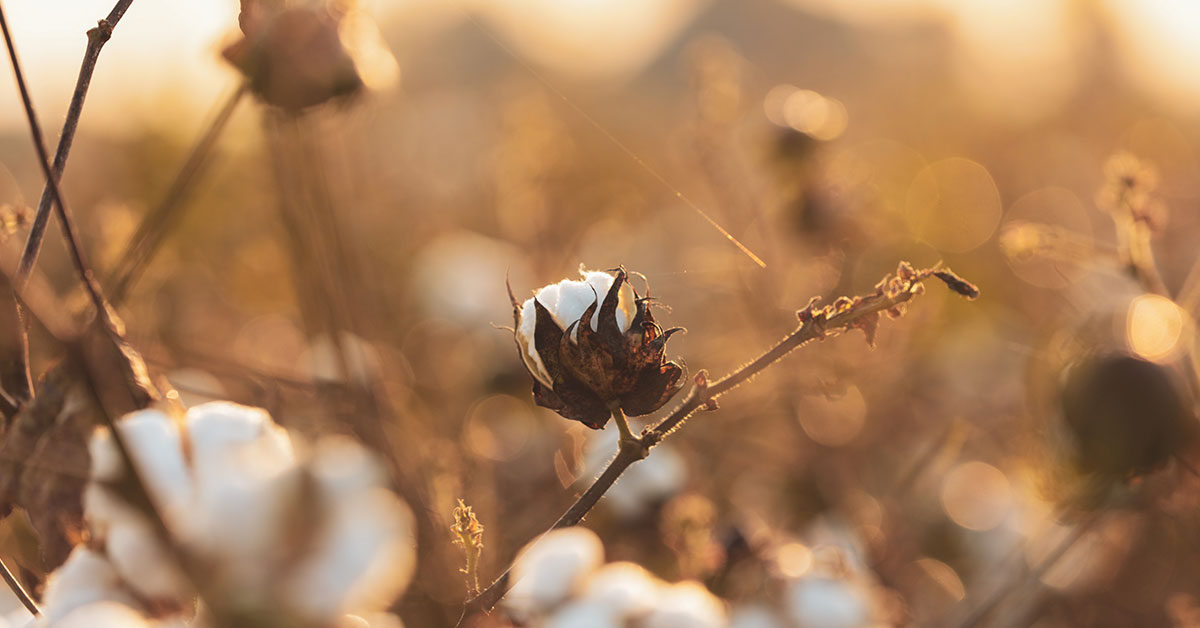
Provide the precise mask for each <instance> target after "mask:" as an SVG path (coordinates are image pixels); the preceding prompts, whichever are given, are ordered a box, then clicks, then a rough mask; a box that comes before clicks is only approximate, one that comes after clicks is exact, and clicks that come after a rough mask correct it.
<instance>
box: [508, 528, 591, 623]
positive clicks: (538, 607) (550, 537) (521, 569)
mask: <svg viewBox="0 0 1200 628" xmlns="http://www.w3.org/2000/svg"><path fill="white" fill-rule="evenodd" d="M603 561H604V546H603V544H601V542H600V537H598V536H596V533H594V532H592V531H591V530H588V529H586V528H580V527H577V526H576V527H571V528H563V529H561V530H552V531H550V532H548V533H546V534H545V535H544V536H542V537H541V538H539V539H537V540H535V541H533V542H532V543H530V544H529V545H526V546H525V548H524V549H522V550H521V553H520V554H519V555H518V556H517V560H516V563H515V564H514V566H513V587H512V590H510V591H509V593H508V596H507V597H506V598H505V605H506V607H507V608H508V609H509V610H512V611H514V612H515V613H517V614H519V615H521V616H528V615H532V614H535V613H539V612H543V611H545V610H548V609H550V608H552V607H554V606H555V605H557V604H558V603H559V602H561V601H562V600H563V599H564V598H566V597H567V596H568V595H569V594H570V593H571V592H572V591H574V590H575V589H576V588H577V587H578V586H579V585H580V583H581V582H582V581H583V579H584V578H585V577H587V575H588V574H589V573H591V572H592V571H593V570H594V569H596V567H598V566H599V565H600V564H601V563H602V562H603Z"/></svg>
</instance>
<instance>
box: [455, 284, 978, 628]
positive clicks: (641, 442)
mask: <svg viewBox="0 0 1200 628" xmlns="http://www.w3.org/2000/svg"><path fill="white" fill-rule="evenodd" d="M931 276H936V277H937V278H938V279H941V280H942V281H944V282H945V283H946V284H947V285H948V286H950V288H951V289H952V290H954V291H955V292H959V293H960V294H963V295H965V296H968V297H970V298H974V297H976V296H978V294H979V292H978V290H977V289H976V288H975V287H974V286H972V285H970V284H969V283H967V282H965V281H963V280H962V279H960V278H959V277H958V276H956V275H954V274H953V273H951V272H950V271H948V270H945V269H942V268H939V267H934V268H930V269H926V270H921V271H915V270H913V269H912V268H911V267H910V266H908V265H907V264H904V263H902V264H901V265H900V269H899V270H898V271H897V276H896V277H895V278H893V277H891V276H889V277H885V278H884V280H883V281H881V282H879V284H878V285H877V286H876V290H875V293H874V294H870V295H866V296H862V297H857V298H855V299H839V300H838V301H835V302H834V303H833V305H831V306H828V307H826V308H821V309H814V307H815V305H816V301H817V300H816V299H813V301H811V302H810V303H809V304H808V306H807V307H805V308H804V309H803V310H801V311H800V312H799V316H800V320H801V323H800V326H799V327H798V328H796V330H795V331H793V332H792V333H791V334H788V335H787V336H786V337H784V338H783V340H781V341H780V342H779V343H778V344H776V345H775V346H774V347H772V348H771V349H769V350H768V351H767V352H766V353H763V354H762V355H760V356H759V357H758V358H755V359H754V360H753V361H751V362H750V363H748V364H746V365H745V366H743V367H741V368H739V369H738V370H736V371H734V372H732V373H730V374H729V375H726V376H725V377H723V378H721V379H719V380H717V381H715V382H711V383H710V382H709V381H708V377H707V374H706V373H705V372H704V371H701V372H700V373H698V374H697V376H696V385H695V386H693V387H692V389H691V391H690V392H688V395H687V397H686V398H684V400H683V402H682V403H680V404H679V406H678V407H676V408H675V409H674V410H672V411H671V413H670V414H668V415H667V416H666V417H665V418H663V419H662V420H661V421H659V422H658V423H656V424H654V425H653V426H651V427H647V428H646V429H644V430H642V434H641V436H640V437H637V438H633V439H622V440H621V441H619V442H620V448H619V449H618V450H617V456H616V457H615V458H613V460H612V462H610V463H608V466H607V467H606V468H605V469H604V471H603V472H602V473H601V474H600V477H598V478H596V480H595V481H594V482H593V483H592V485H591V486H590V487H588V489H587V491H585V492H584V493H583V495H580V496H579V498H578V499H576V500H575V503H574V504H572V505H571V507H570V508H568V509H567V511H566V512H565V513H563V515H562V516H561V517H559V518H558V521H556V522H555V523H554V525H553V526H551V527H550V529H551V530H554V529H558V528H567V527H571V526H574V525H577V524H578V523H579V522H580V521H582V520H583V518H584V517H585V516H587V514H588V513H589V512H591V510H592V508H593V507H595V505H596V504H597V503H598V502H599V501H600V498H601V497H603V496H604V494H605V493H606V492H607V491H608V489H609V488H611V487H612V485H613V484H614V483H615V482H616V481H617V479H618V478H619V477H621V474H622V473H624V472H625V470H626V469H627V468H629V466H630V465H632V464H633V463H635V462H637V461H638V460H641V459H643V458H645V457H646V456H647V455H648V454H649V451H650V449H651V448H652V447H654V446H655V445H657V444H658V443H660V442H662V440H663V439H664V438H666V437H667V436H669V435H670V434H671V433H672V432H674V431H675V430H677V429H679V427H680V426H681V425H682V424H683V423H684V421H686V420H687V419H688V417H690V416H691V415H693V414H695V413H696V411H697V410H700V409H706V410H714V409H716V408H717V404H716V399H717V398H718V397H720V396H721V395H724V394H725V393H727V392H729V391H731V390H733V389H734V388H737V387H738V386H740V385H742V384H744V383H745V382H747V381H749V380H750V379H751V378H753V377H754V376H755V375H757V374H758V373H760V372H762V371H763V370H765V369H766V368H767V367H768V366H770V365H772V364H774V363H775V362H777V361H779V359H780V358H782V357H784V356H785V355H787V354H788V353H791V352H792V351H794V350H795V349H797V348H799V347H800V346H802V345H804V344H806V343H808V342H810V341H812V340H816V339H818V338H825V337H828V336H830V335H831V334H833V333H834V332H837V331H838V330H843V329H848V328H852V327H862V328H864V330H865V331H868V334H870V333H873V329H874V327H873V326H874V324H875V323H877V322H878V317H879V315H880V314H881V313H882V312H885V311H893V312H895V311H898V310H897V308H898V307H899V306H901V304H903V303H905V302H907V301H909V300H910V299H912V298H913V297H914V296H915V295H917V294H920V293H921V291H922V290H923V287H922V284H921V281H922V280H924V279H927V278H929V277H931ZM868 337H870V336H868ZM511 573H512V567H511V565H510V566H509V567H508V568H507V569H506V570H505V571H504V573H502V574H501V575H500V577H498V578H496V580H494V581H493V582H492V583H491V584H490V585H488V588H487V589H484V591H483V592H482V593H480V594H479V595H477V596H475V597H474V598H471V599H470V600H468V601H467V603H466V604H465V605H464V607H463V613H462V616H461V617H460V618H459V620H458V626H465V625H466V621H467V620H468V619H469V618H470V617H472V616H474V615H475V614H476V613H480V612H490V611H491V610H492V609H493V608H494V607H495V606H496V604H497V603H499V601H500V599H501V598H503V597H504V594H505V593H507V592H508V590H509V589H510V588H511V585H512V583H511V582H510V580H511Z"/></svg>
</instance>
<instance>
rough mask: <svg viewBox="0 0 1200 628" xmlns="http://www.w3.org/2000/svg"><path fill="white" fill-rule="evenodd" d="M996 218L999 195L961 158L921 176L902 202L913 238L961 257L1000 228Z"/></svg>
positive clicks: (986, 178) (977, 169)
mask: <svg viewBox="0 0 1200 628" xmlns="http://www.w3.org/2000/svg"><path fill="white" fill-rule="evenodd" d="M1000 214H1001V209H1000V193H999V192H998V191H997V190H996V183H995V182H994V181H993V180H992V175H990V174H988V171H987V169H986V168H984V167H983V166H981V165H980V164H979V163H977V162H974V161H971V160H969V159H963V158H961V157H953V158H950V159H945V160H942V161H939V162H935V163H933V164H930V165H929V166H928V167H926V168H925V170H923V171H921V173H920V174H918V175H917V177H916V179H914V180H913V183H912V186H911V187H909V189H908V198H907V200H906V202H905V216H906V217H907V219H908V226H909V229H910V230H911V231H912V233H913V235H915V236H917V237H919V238H921V239H923V240H925V241H927V242H929V243H930V244H931V245H933V246H934V247H936V248H937V249H939V250H941V251H948V252H951V253H966V252H967V251H971V250H973V249H975V248H977V247H978V246H979V245H981V244H983V243H984V242H986V241H987V240H988V238H990V237H991V236H992V233H993V232H994V231H995V230H996V227H997V225H999V224H1000Z"/></svg>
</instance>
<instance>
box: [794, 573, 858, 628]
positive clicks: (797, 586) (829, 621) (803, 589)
mask: <svg viewBox="0 0 1200 628" xmlns="http://www.w3.org/2000/svg"><path fill="white" fill-rule="evenodd" d="M786 604H787V609H788V613H789V615H790V617H791V618H792V621H794V622H796V623H797V624H798V625H800V626H805V627H811V628H858V627H860V626H866V625H868V624H869V623H870V620H871V597H870V591H868V590H866V589H865V588H864V587H863V586H862V585H860V584H858V583H856V582H853V581H849V580H840V579H834V578H826V577H821V576H812V577H808V578H803V579H800V580H796V581H795V582H793V583H792V584H791V585H789V587H788V591H787V600H786Z"/></svg>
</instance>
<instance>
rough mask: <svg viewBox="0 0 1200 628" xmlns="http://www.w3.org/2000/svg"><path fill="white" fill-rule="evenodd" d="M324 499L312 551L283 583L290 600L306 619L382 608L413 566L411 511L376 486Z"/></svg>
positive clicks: (401, 584)
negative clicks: (323, 519)
mask: <svg viewBox="0 0 1200 628" xmlns="http://www.w3.org/2000/svg"><path fill="white" fill-rule="evenodd" d="M331 497H332V496H331V495H329V494H328V493H323V499H330V498H331ZM327 503H329V506H328V507H327V508H325V509H324V513H323V514H324V516H325V517H326V519H325V521H324V523H323V529H322V531H321V532H320V533H319V535H318V540H317V542H316V549H315V550H314V551H313V552H312V553H311V554H310V555H309V557H308V558H307V559H306V560H305V562H304V563H303V564H302V565H301V566H300V567H299V568H298V569H297V570H296V571H295V573H294V574H293V575H292V576H291V578H290V581H289V583H288V585H287V591H288V597H289V602H290V604H291V605H293V607H294V608H296V609H298V610H299V611H301V612H303V613H305V614H307V615H309V616H311V617H333V616H336V615H337V614H338V613H339V612H343V611H345V610H349V609H354V610H360V609H361V610H373V609H378V608H381V607H383V606H386V605H387V604H388V603H389V602H391V601H392V598H394V597H395V596H397V595H399V593H400V592H401V591H403V590H404V587H405V586H406V585H407V584H408V579H409V577H410V576H411V572H412V568H413V566H414V559H415V556H414V552H413V548H412V538H413V531H412V515H411V514H410V513H409V512H408V509H407V507H405V506H404V504H403V503H402V502H400V501H399V500H398V499H396V497H395V495H394V494H392V493H391V492H390V491H386V490H384V489H379V488H376V489H371V490H369V491H361V492H359V493H357V494H354V495H348V496H340V497H337V498H336V499H330V501H329V502H327Z"/></svg>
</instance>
